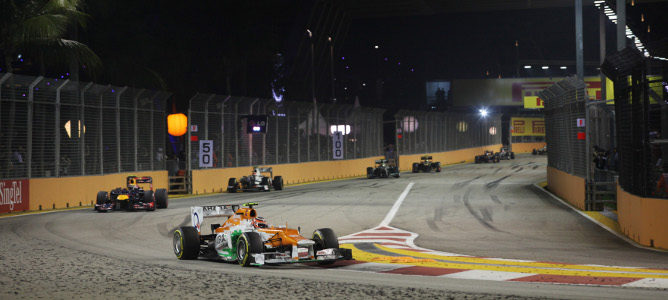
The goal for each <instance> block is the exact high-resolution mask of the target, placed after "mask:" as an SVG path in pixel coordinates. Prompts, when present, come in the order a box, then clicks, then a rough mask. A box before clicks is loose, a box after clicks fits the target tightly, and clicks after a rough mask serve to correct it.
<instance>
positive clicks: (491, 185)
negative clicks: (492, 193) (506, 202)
mask: <svg viewBox="0 0 668 300" xmlns="http://www.w3.org/2000/svg"><path fill="white" fill-rule="evenodd" d="M510 176H511V175H506V176H503V177H501V178H499V179H497V180H494V181H490V182H488V183H487V184H485V189H488V190H491V189H493V188H495V187H497V186H498V185H499V183H501V181H504V180H505V179H506V178H508V177H510Z"/></svg>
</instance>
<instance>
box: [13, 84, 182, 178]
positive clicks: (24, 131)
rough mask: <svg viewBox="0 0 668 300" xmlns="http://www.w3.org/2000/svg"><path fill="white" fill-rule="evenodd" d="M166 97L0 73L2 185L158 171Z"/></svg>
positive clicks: (161, 161)
mask: <svg viewBox="0 0 668 300" xmlns="http://www.w3.org/2000/svg"><path fill="white" fill-rule="evenodd" d="M170 96H171V94H170V93H168V92H164V91H151V90H145V89H137V88H130V87H118V86H111V85H100V84H94V83H88V82H74V81H70V80H69V79H66V78H45V77H41V76H40V77H34V76H24V75H15V74H11V73H0V128H1V129H0V141H1V142H0V178H38V177H62V176H81V175H99V174H108V173H118V172H134V171H146V170H164V169H165V156H164V151H163V148H164V145H165V134H166V128H165V126H166V125H165V103H166V100H167V98H169V97H170Z"/></svg>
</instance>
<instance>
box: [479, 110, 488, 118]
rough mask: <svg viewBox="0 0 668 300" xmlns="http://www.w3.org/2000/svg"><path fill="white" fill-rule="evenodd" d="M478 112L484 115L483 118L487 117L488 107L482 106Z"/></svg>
mask: <svg viewBox="0 0 668 300" xmlns="http://www.w3.org/2000/svg"><path fill="white" fill-rule="evenodd" d="M478 112H479V113H480V116H481V117H483V118H484V117H487V114H488V112H487V109H485V108H481V109H479V110H478Z"/></svg>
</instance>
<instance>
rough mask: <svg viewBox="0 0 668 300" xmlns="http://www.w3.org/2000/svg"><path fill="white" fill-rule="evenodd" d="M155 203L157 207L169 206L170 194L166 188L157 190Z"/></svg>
mask: <svg viewBox="0 0 668 300" xmlns="http://www.w3.org/2000/svg"><path fill="white" fill-rule="evenodd" d="M155 205H156V207H157V208H167V207H168V206H169V195H168V194H167V190H166V189H157V190H155Z"/></svg>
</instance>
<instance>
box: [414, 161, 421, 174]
mask: <svg viewBox="0 0 668 300" xmlns="http://www.w3.org/2000/svg"><path fill="white" fill-rule="evenodd" d="M419 171H420V166H419V165H418V163H413V173H417V172H419Z"/></svg>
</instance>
